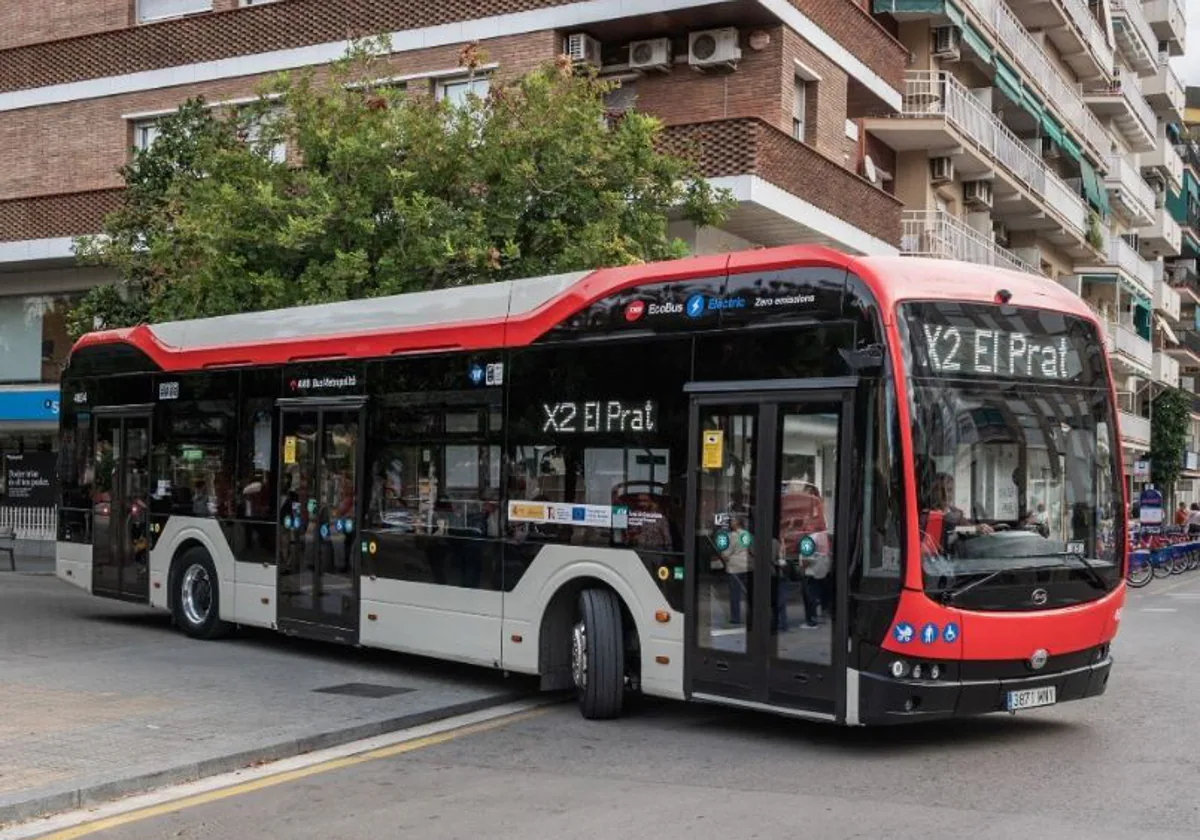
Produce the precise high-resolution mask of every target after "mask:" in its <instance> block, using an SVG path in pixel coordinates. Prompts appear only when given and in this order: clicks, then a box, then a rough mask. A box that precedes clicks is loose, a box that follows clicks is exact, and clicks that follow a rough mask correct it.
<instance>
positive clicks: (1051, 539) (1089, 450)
mask: <svg viewBox="0 0 1200 840" xmlns="http://www.w3.org/2000/svg"><path fill="white" fill-rule="evenodd" d="M902 322H903V324H904V329H905V330H906V332H907V333H908V341H907V347H906V350H907V353H908V360H909V362H910V365H911V366H910V371H911V372H912V377H911V383H910V394H909V399H910V405H911V407H912V413H913V417H912V429H913V447H914V459H915V466H916V479H917V502H918V514H919V527H920V538H921V564H922V569H923V571H924V581H925V587H926V590H927V591H928V592H930V593H931V594H935V595H937V596H938V597H940V598H942V599H944V600H946V601H953V602H956V603H958V604H959V605H961V606H972V607H976V608H994V609H1021V608H1028V609H1034V608H1048V607H1054V606H1064V605H1067V604H1071V603H1078V602H1080V601H1083V600H1088V599H1090V598H1094V597H1098V596H1099V595H1101V594H1103V593H1104V592H1107V591H1109V590H1111V589H1112V588H1113V587H1114V586H1115V585H1116V583H1117V581H1118V579H1119V575H1120V554H1119V552H1118V550H1117V546H1118V545H1119V542H1118V536H1119V534H1120V533H1123V528H1122V527H1121V524H1122V523H1121V517H1120V514H1121V498H1122V497H1121V490H1120V486H1119V483H1118V472H1117V467H1116V458H1117V457H1118V453H1119V451H1120V450H1119V448H1118V444H1117V442H1116V440H1115V438H1114V431H1115V425H1114V423H1113V420H1112V405H1111V399H1110V397H1109V390H1108V383H1107V368H1106V367H1105V365H1104V360H1103V353H1102V350H1101V344H1100V342H1099V339H1098V337H1097V336H1096V335H1095V330H1094V328H1093V327H1092V326H1091V325H1089V324H1088V323H1086V322H1084V321H1081V320H1079V319H1074V318H1071V317H1068V316H1065V315H1062V314H1059V313H1050V312H1042V311H1038V310H1020V309H1015V308H1012V307H1000V306H994V307H992V306H978V305H970V306H969V305H964V304H950V303H940V304H910V305H908V306H906V307H904V317H903V318H902Z"/></svg>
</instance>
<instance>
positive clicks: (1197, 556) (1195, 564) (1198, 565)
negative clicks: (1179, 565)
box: [1187, 549, 1200, 572]
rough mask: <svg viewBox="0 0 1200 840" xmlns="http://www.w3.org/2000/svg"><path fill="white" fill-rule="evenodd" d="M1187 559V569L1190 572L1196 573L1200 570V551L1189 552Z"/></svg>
mask: <svg viewBox="0 0 1200 840" xmlns="http://www.w3.org/2000/svg"><path fill="white" fill-rule="evenodd" d="M1187 558H1188V564H1187V567H1188V571H1189V572H1194V571H1196V569H1200V551H1196V550H1195V549H1193V550H1191V551H1189V552H1188V554H1187Z"/></svg>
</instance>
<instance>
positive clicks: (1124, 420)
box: [1117, 409, 1150, 443]
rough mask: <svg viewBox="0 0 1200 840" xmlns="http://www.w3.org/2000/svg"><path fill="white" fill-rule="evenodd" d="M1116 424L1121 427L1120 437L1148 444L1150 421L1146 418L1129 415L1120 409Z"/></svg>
mask: <svg viewBox="0 0 1200 840" xmlns="http://www.w3.org/2000/svg"><path fill="white" fill-rule="evenodd" d="M1117 422H1118V423H1119V424H1120V426H1121V437H1123V438H1125V439H1126V440H1135V441H1137V442H1139V443H1149V442H1150V420H1149V419H1148V418H1146V417H1142V416H1140V415H1137V414H1131V413H1130V412H1128V411H1125V410H1124V409H1122V410H1121V416H1120V417H1119V418H1118V420H1117Z"/></svg>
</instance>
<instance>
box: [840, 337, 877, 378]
mask: <svg viewBox="0 0 1200 840" xmlns="http://www.w3.org/2000/svg"><path fill="white" fill-rule="evenodd" d="M838 353H840V354H841V356H842V359H843V360H845V362H846V364H847V365H849V366H850V369H851V370H853V371H854V372H856V373H866V372H870V371H877V370H879V369H880V368H882V367H883V345H881V344H869V345H867V346H866V347H859V348H856V349H854V350H847V349H845V348H842V349H840V350H838Z"/></svg>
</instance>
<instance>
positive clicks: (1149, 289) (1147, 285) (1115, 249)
mask: <svg viewBox="0 0 1200 840" xmlns="http://www.w3.org/2000/svg"><path fill="white" fill-rule="evenodd" d="M1103 264H1104V265H1106V266H1108V267H1110V268H1116V269H1119V270H1120V271H1123V272H1125V274H1126V275H1127V276H1128V277H1129V278H1130V279H1131V280H1133V282H1134V283H1135V284H1136V285H1137V287H1138V288H1139V289H1140V290H1141V291H1142V293H1143V294H1144V295H1145V296H1146V297H1151V296H1153V294H1154V266H1152V265H1151V264H1150V263H1148V262H1146V261H1145V260H1144V259H1142V255H1141V254H1139V253H1138V252H1137V249H1136V248H1134V247H1133V246H1132V245H1130V244H1129V243H1128V242H1126V241H1125V240H1124V238H1122V237H1120V236H1111V237H1109V239H1108V253H1107V254H1106V256H1105V258H1104V262H1103Z"/></svg>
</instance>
